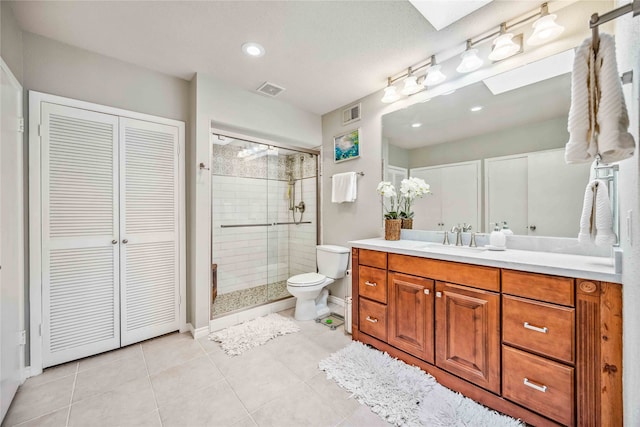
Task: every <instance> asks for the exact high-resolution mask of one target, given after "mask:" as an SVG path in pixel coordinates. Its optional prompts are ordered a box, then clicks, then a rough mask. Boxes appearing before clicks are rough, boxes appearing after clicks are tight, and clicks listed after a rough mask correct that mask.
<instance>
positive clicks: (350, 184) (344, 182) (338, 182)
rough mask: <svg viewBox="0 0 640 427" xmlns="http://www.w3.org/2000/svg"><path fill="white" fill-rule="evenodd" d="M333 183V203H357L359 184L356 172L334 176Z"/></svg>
mask: <svg viewBox="0 0 640 427" xmlns="http://www.w3.org/2000/svg"><path fill="white" fill-rule="evenodd" d="M331 180H332V182H331V202H333V203H343V202H355V201H356V197H357V196H358V182H357V175H356V173H355V172H345V173H338V174H335V175H333V177H332V179H331Z"/></svg>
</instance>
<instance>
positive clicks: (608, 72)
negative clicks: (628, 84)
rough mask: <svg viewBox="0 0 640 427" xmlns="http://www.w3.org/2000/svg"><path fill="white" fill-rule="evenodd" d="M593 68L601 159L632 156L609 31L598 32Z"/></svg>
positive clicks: (609, 160) (625, 111) (631, 137)
mask: <svg viewBox="0 0 640 427" xmlns="http://www.w3.org/2000/svg"><path fill="white" fill-rule="evenodd" d="M596 72H597V74H598V76H597V77H598V87H599V89H600V102H599V103H598V114H597V122H598V152H599V153H600V156H601V157H602V161H603V162H604V163H612V162H618V161H620V160H624V159H627V158H629V157H631V156H633V151H634V149H635V146H636V144H635V142H634V140H633V136H631V134H630V133H629V132H627V129H628V128H629V116H628V114H627V106H626V105H625V102H624V95H623V93H622V83H621V82H620V74H619V73H618V64H617V62H616V44H615V41H614V39H613V36H611V35H609V34H601V35H600V47H599V49H598V54H597V57H596Z"/></svg>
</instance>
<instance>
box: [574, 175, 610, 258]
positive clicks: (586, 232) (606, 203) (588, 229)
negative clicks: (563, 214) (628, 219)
mask: <svg viewBox="0 0 640 427" xmlns="http://www.w3.org/2000/svg"><path fill="white" fill-rule="evenodd" d="M578 241H579V242H580V243H583V244H586V243H595V244H596V245H598V246H611V245H613V244H615V243H616V235H615V233H614V232H613V219H612V216H611V202H610V200H609V191H608V190H607V183H606V182H605V181H600V180H594V181H591V182H590V183H589V184H587V188H586V189H585V193H584V204H583V206H582V216H581V218H580V233H579V234H578Z"/></svg>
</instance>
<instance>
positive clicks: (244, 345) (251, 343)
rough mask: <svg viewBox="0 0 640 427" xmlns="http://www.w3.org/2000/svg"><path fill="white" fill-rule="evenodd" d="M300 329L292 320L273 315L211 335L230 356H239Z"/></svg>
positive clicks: (212, 339) (210, 337)
mask: <svg viewBox="0 0 640 427" xmlns="http://www.w3.org/2000/svg"><path fill="white" fill-rule="evenodd" d="M299 330H300V327H299V326H298V325H296V324H295V322H294V321H293V320H292V319H289V318H286V317H283V316H280V315H279V314H276V313H273V314H269V315H267V316H264V317H258V318H257V319H253V320H249V321H247V322H244V323H243V324H241V325H236V326H231V327H229V328H227V329H223V330H221V331H217V332H214V333H212V334H211V335H209V339H210V340H211V341H217V342H219V343H220V346H221V347H222V349H223V350H224V351H225V353H227V354H228V355H230V356H238V355H240V354H242V353H244V352H245V351H247V350H249V349H251V348H253V347H258V346H259V345H262V344H264V343H266V342H267V341H269V340H270V339H273V338H275V337H277V336H280V335H286V334H290V333H293V332H298V331H299Z"/></svg>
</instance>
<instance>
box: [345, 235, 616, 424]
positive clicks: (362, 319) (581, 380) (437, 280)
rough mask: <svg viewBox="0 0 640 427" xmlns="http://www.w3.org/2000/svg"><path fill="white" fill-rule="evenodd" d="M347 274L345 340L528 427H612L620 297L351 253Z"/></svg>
mask: <svg viewBox="0 0 640 427" xmlns="http://www.w3.org/2000/svg"><path fill="white" fill-rule="evenodd" d="M352 267H353V281H352V291H353V301H352V303H353V313H352V314H353V315H352V317H353V319H352V332H353V334H352V335H353V339H354V340H358V341H362V342H364V343H367V344H370V345H372V346H373V347H376V348H378V349H379V350H382V351H386V352H388V353H389V354H390V355H391V356H393V357H397V358H399V359H401V360H404V361H405V362H407V363H409V364H412V365H415V366H419V367H420V368H421V369H423V370H424V371H426V372H428V373H429V374H431V375H433V376H434V377H435V378H436V380H437V381H438V382H440V383H441V384H442V385H444V386H445V387H448V388H450V389H453V390H455V391H458V392H460V393H462V394H464V395H465V396H468V397H470V398H472V399H473V400H475V401H477V402H480V403H482V404H483V405H486V406H488V407H490V408H493V409H495V410H497V411H500V412H503V413H505V414H508V415H511V416H513V417H515V418H519V419H521V420H522V421H524V422H526V423H527V424H528V425H534V426H557V425H565V426H606V427H609V426H612V427H613V426H622V351H621V350H622V288H621V285H619V284H614V283H605V282H598V281H590V280H583V279H574V278H570V277H560V276H552V275H545V274H538V273H529V272H523V271H514V270H508V269H500V268H495V267H486V266H479V265H471V264H463V263H457V262H450V261H441V260H435V259H429V258H421V257H413V256H406V255H399V254H394V253H386V252H382V251H372V250H366V249H358V248H353V250H352ZM374 284H375V285H374Z"/></svg>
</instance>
